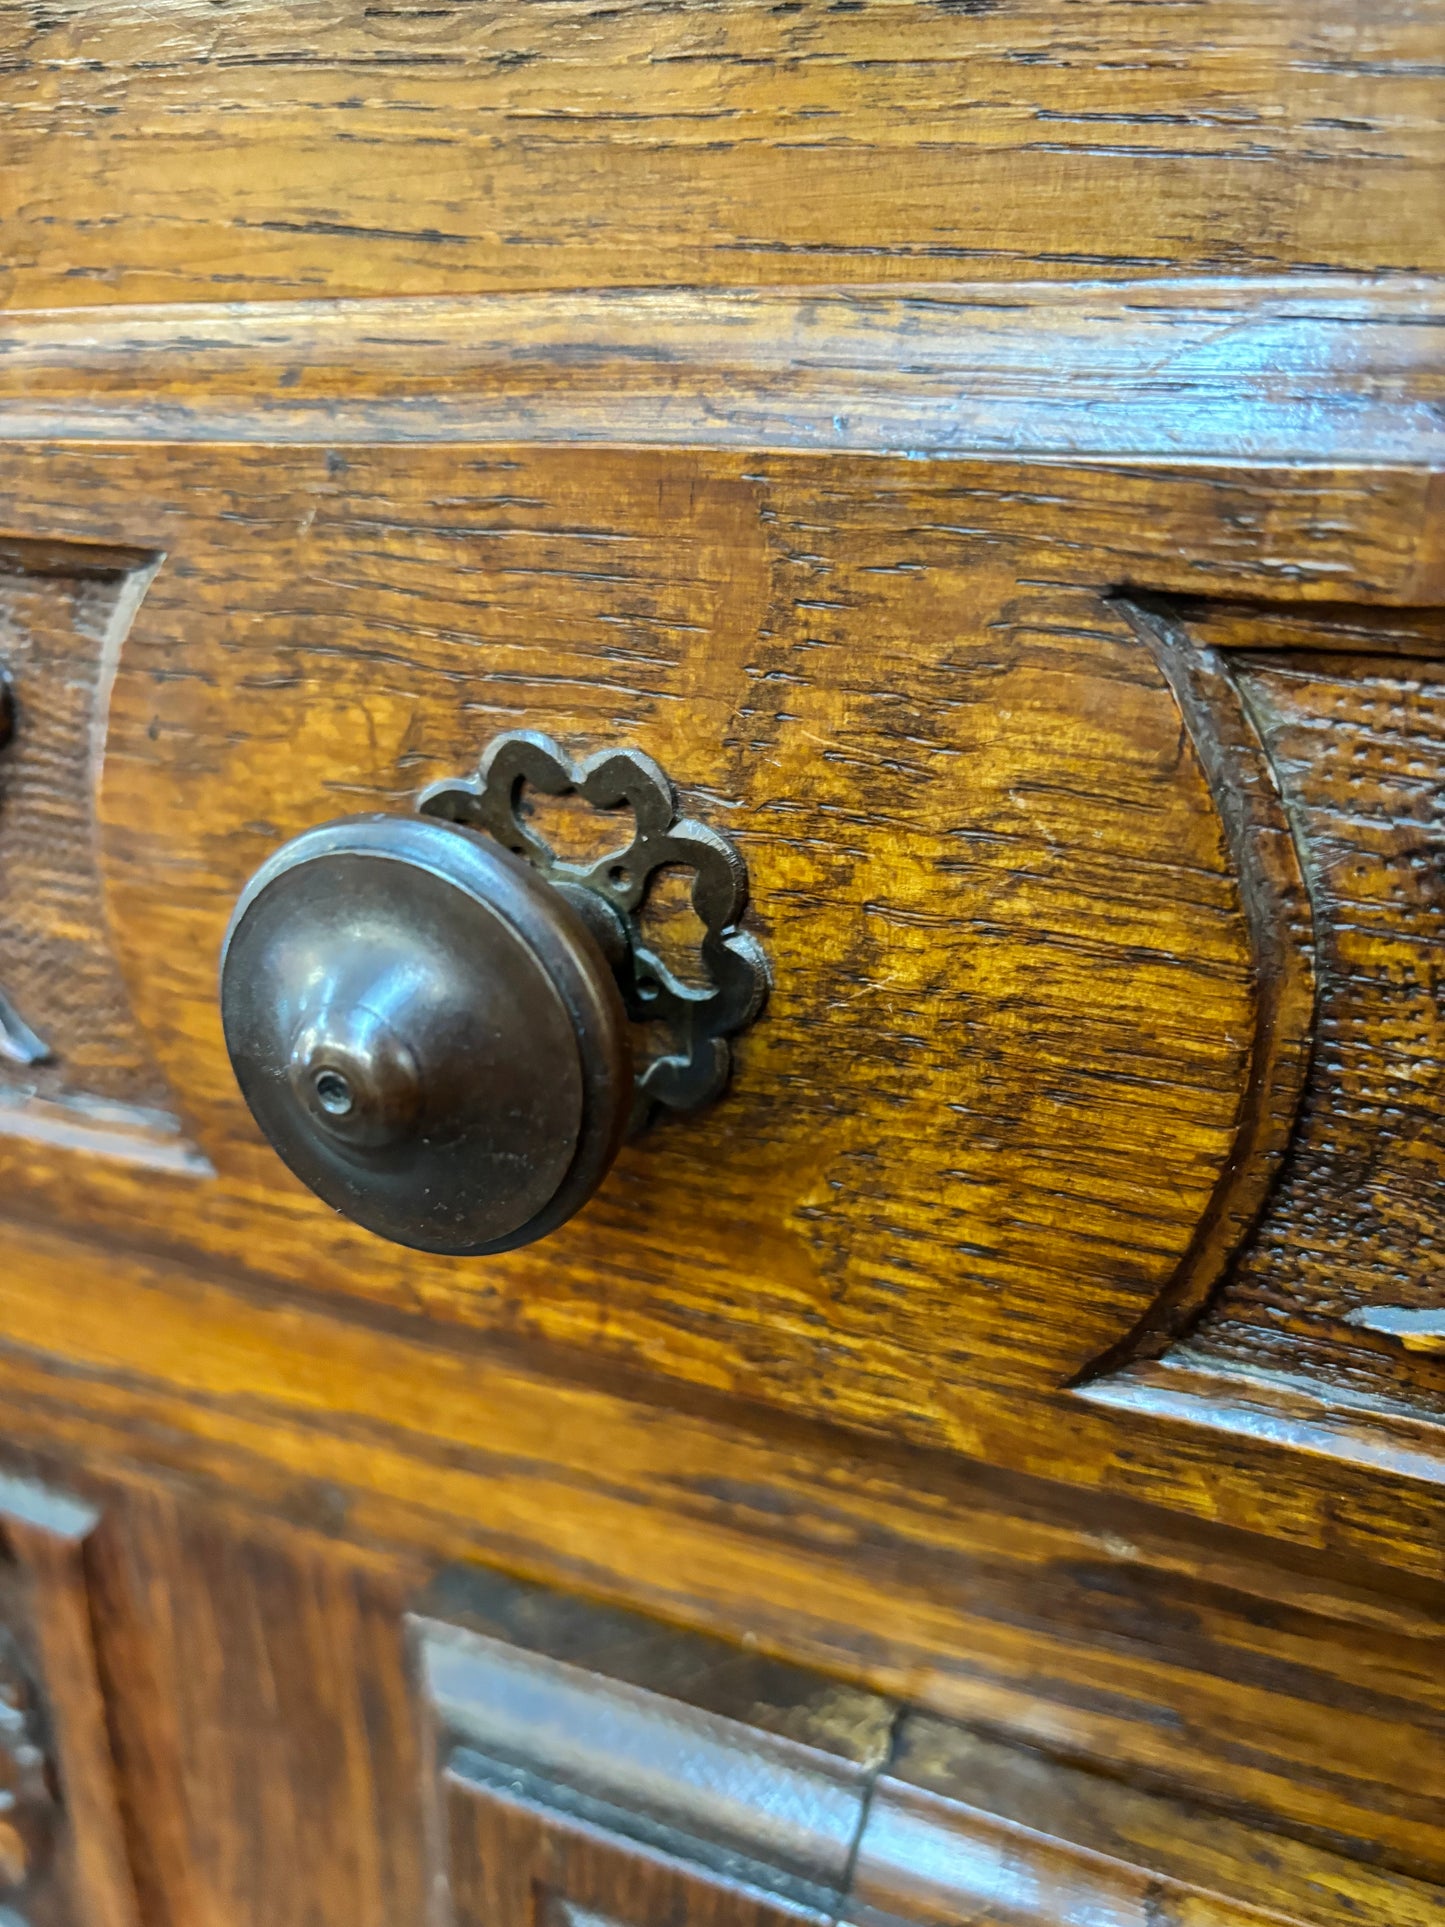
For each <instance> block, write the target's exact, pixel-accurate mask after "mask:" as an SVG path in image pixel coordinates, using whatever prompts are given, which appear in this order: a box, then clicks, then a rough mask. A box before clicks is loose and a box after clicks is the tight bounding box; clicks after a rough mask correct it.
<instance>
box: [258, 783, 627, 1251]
mask: <svg viewBox="0 0 1445 1927" xmlns="http://www.w3.org/2000/svg"><path fill="white" fill-rule="evenodd" d="M221 1017H222V1023H223V1026H224V1029H225V1034H226V1047H227V1049H228V1051H229V1052H230V1056H231V1062H232V1065H233V1066H234V1068H235V1072H236V1078H237V1081H238V1082H239V1084H240V1086H241V1091H242V1094H243V1096H244V1097H245V1099H246V1102H247V1104H248V1105H249V1106H250V1108H251V1111H252V1114H253V1115H254V1117H255V1119H256V1121H257V1123H258V1124H259V1125H260V1126H261V1129H262V1130H263V1131H264V1132H265V1133H266V1136H267V1137H268V1138H269V1139H270V1141H271V1143H272V1144H273V1145H274V1147H275V1148H276V1150H277V1151H278V1152H279V1153H280V1155H281V1157H282V1158H283V1159H284V1160H285V1162H286V1163H287V1164H288V1165H289V1166H290V1168H291V1169H292V1171H294V1172H295V1174H296V1175H297V1177H299V1178H300V1179H301V1180H302V1181H303V1183H305V1184H308V1185H309V1186H310V1187H311V1189H312V1190H313V1191H315V1192H316V1193H317V1194H318V1195H319V1196H320V1197H322V1198H324V1199H325V1200H326V1202H327V1203H328V1204H331V1205H334V1206H335V1208H336V1209H337V1210H338V1211H341V1212H344V1213H345V1214H346V1216H347V1217H349V1218H353V1219H355V1220H356V1222H357V1223H358V1224H362V1225H364V1226H366V1228H367V1229H368V1230H370V1231H374V1232H377V1233H378V1234H379V1235H380V1236H381V1237H384V1238H390V1239H392V1240H394V1241H395V1242H397V1243H399V1244H405V1245H411V1246H414V1247H416V1248H417V1249H420V1250H423V1251H436V1252H448V1253H453V1254H481V1253H485V1252H495V1251H506V1250H509V1249H510V1248H512V1247H513V1246H515V1245H521V1244H527V1243H529V1242H531V1241H532V1240H533V1239H535V1238H540V1237H542V1236H544V1235H545V1234H546V1233H547V1232H549V1231H552V1230H555V1229H556V1227H557V1226H558V1225H560V1224H562V1223H563V1222H564V1221H565V1220H566V1219H567V1218H569V1217H571V1216H572V1214H573V1212H575V1211H576V1210H578V1209H579V1208H580V1206H582V1205H583V1204H585V1203H586V1201H587V1199H588V1198H589V1197H590V1196H591V1195H592V1193H593V1191H595V1190H596V1188H597V1186H598V1184H600V1183H601V1181H602V1179H603V1177H604V1176H605V1175H606V1173H607V1170H608V1167H609V1166H610V1165H611V1163H612V1160H613V1158H614V1156H615V1155H616V1152H617V1147H618V1145H619V1143H620V1142H621V1138H622V1134H623V1131H624V1129H625V1127H626V1124H627V1119H628V1115H629V1110H630V1107H631V1102H632V1090H633V1077H632V1061H631V1051H630V1045H629V1039H628V1030H627V1019H626V1015H625V1012H624V1009H623V1005H622V1000H621V997H620V995H619V993H618V989H617V985H616V982H615V980H614V977H613V973H612V970H611V968H610V967H609V963H608V960H607V958H606V957H605V956H604V954H603V950H602V948H601V946H600V944H599V942H598V939H597V935H596V934H595V933H594V932H593V931H592V930H591V929H589V927H588V924H587V922H586V921H585V920H584V919H583V917H582V916H581V915H579V914H578V911H577V910H576V908H575V907H574V906H573V905H572V904H571V903H570V902H569V901H568V900H567V898H566V897H565V896H564V895H563V894H562V892H561V891H560V890H558V889H556V888H554V887H553V886H552V885H551V884H549V883H547V882H546V881H544V880H543V879H542V878H541V877H539V876H538V875H537V874H536V872H535V871H533V870H532V869H531V868H530V866H529V865H527V864H526V863H523V862H521V861H519V860H518V859H517V858H516V857H514V856H512V855H511V854H510V853H509V852H507V851H506V850H503V849H501V848H499V847H498V846H497V845H496V844H495V843H493V842H491V841H490V840H489V839H487V838H485V837H482V836H480V835H477V834H475V833H474V832H472V831H470V830H466V829H462V828H458V827H456V826H454V825H451V824H443V823H440V822H437V821H434V820H432V819H429V818H425V817H418V818H411V817H392V816H362V817H351V818H348V819H346V820H345V821H343V822H339V823H328V824H325V825H323V826H322V827H321V828H319V829H314V830H308V831H306V832H305V834H304V835H302V836H298V837H297V838H295V840H294V841H292V842H290V843H287V844H285V845H284V846H283V847H282V848H281V849H280V850H278V851H277V852H276V853H275V855H274V856H272V857H271V858H270V859H269V861H268V862H267V863H265V864H264V865H263V866H262V868H261V869H260V870H259V871H258V872H257V873H256V875H255V876H254V877H253V878H252V879H251V881H250V883H249V884H248V885H247V886H246V889H245V890H244V891H243V893H242V895H241V899H240V901H239V903H238V904H237V906H236V911H235V914H234V916H233V917H232V919H231V925H230V928H229V930H228V931H227V933H226V941H225V946H224V948H223V951H222V956H221Z"/></svg>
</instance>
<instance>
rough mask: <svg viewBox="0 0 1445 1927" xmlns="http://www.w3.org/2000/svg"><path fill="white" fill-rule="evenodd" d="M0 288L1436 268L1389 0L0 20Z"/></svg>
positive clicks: (1429, 32)
mask: <svg viewBox="0 0 1445 1927" xmlns="http://www.w3.org/2000/svg"><path fill="white" fill-rule="evenodd" d="M0 32H3V36H4V37H3V43H0V44H3V50H4V54H5V74H6V90H7V98H8V99H9V100H10V101H11V102H12V103H13V111H12V112H11V113H10V114H9V115H8V116H7V121H6V128H5V135H4V150H3V167H4V172H5V177H6V180H7V202H8V206H7V219H6V229H5V239H6V246H5V249H4V258H5V270H4V278H3V281H0V289H3V292H4V296H5V299H6V303H7V305H10V306H29V307H36V306H44V305H52V304H67V305H68V304H71V303H74V302H94V301H96V300H118V301H195V300H213V299H262V300H280V299H289V298H296V297H307V296H311V295H315V294H318V293H324V294H333V295H341V294H352V295H359V294H417V293H437V292H456V293H474V292H479V291H482V290H485V289H488V288H498V287H510V288H536V287H563V288H571V287H579V286H594V287H597V286H609V285H610V286H634V287H635V286H643V285H649V284H656V283H658V282H670V283H674V284H715V283H718V282H724V283H727V282H733V283H763V284H766V283H776V282H805V283H811V282H818V281H838V280H870V281H871V280H918V279H936V278H949V277H958V276H967V277H969V278H973V279H984V280H987V279H997V278H1005V279H1020V278H1027V277H1029V276H1038V275H1043V276H1048V277H1050V278H1054V279H1060V280H1069V279H1075V278H1078V277H1081V276H1084V277H1087V276H1103V277H1106V278H1115V279H1117V278H1119V277H1121V276H1125V275H1129V274H1136V275H1137V274H1144V275H1154V276H1161V277H1162V276H1167V275H1171V274H1177V273H1179V272H1181V271H1189V270H1195V271H1199V270H1203V271H1206V272H1210V271H1230V270H1233V271H1236V272H1238V271H1244V272H1251V271H1254V272H1268V271H1270V270H1273V269H1283V270H1286V271H1299V270H1303V271H1305V272H1315V273H1318V272H1319V271H1321V270H1324V271H1326V272H1329V271H1334V270H1340V269H1354V270H1357V271H1363V272H1370V273H1373V272H1378V271H1386V272H1400V271H1425V272H1429V271H1432V270H1433V271H1438V270H1439V269H1440V268H1441V267H1442V266H1445V258H1442V252H1441V245H1442V244H1441V233H1440V224H1439V221H1438V219H1437V218H1436V211H1437V207H1438V195H1439V182H1440V169H1441V131H1440V118H1439V112H1438V102H1437V92H1436V90H1437V88H1438V67H1439V61H1440V56H1441V34H1440V25H1439V21H1438V18H1437V16H1436V14H1435V11H1434V9H1433V8H1431V7H1429V6H1421V5H1419V4H1416V0H1376V4H1374V5H1371V6H1370V7H1368V8H1362V7H1360V6H1359V5H1357V4H1356V3H1355V0H1210V4H1208V5H1207V6H1202V7H1200V6H1195V7H1180V6H1177V5H1174V4H1171V3H1170V0H1148V4H1144V5H1142V6H1141V5H1139V4H1130V3H1129V0H1099V4H1097V5H1093V6H1090V7H1088V8H1080V7H1076V6H1071V5H1068V4H1066V3H1065V0H967V4H964V5H962V6H959V5H954V4H946V3H945V0H938V3H937V4H934V3H933V0H923V3H921V4H916V3H915V0H859V4H856V5H852V4H850V5H848V6H846V7H841V8H840V7H838V6H836V5H829V4H827V0H798V4H796V5H794V4H789V5H786V6H783V7H778V6H776V5H773V4H768V3H765V0H728V3H727V4H724V5H718V6H711V7H708V8H707V9H706V10H704V11H699V9H698V8H696V7H694V6H690V5H687V4H681V3H680V0H671V3H670V4H664V5H643V4H637V3H636V0H629V4H623V5H617V6H609V7H605V8H602V7H598V6H596V5H595V4H592V0H567V3H566V4H560V5H551V6H547V7H536V6H522V5H516V6H497V5H488V6H480V7H478V6H471V5H464V4H455V3H451V4H448V3H447V0H442V3H441V4H436V5H428V6H426V7H413V6H407V5H389V6H368V7H362V6H359V5H354V4H351V5H345V6H333V5H321V4H318V3H317V0H309V4H303V5H299V6H297V5H287V4H281V3H280V0H247V3H246V4H244V5H241V6H233V7H227V8H224V9H220V10H218V9H217V8H215V7H214V6H211V5H209V4H205V0H172V4H168V5H167V6H166V7H164V8H163V9H161V10H159V11H158V10H157V9H155V8H154V7H153V6H151V5H149V4H147V0H110V3H109V4H107V5H106V6H105V7H103V8H99V9H97V8H96V7H94V6H90V5H84V4H78V3H76V0H71V3H70V4H60V5H55V6H52V7H49V8H47V9H46V10H45V11H44V12H43V13H34V12H32V11H31V10H29V9H26V8H23V7H19V6H11V7H8V8H7V9H6V10H5V12H4V14H3V15H0Z"/></svg>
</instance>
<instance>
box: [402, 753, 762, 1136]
mask: <svg viewBox="0 0 1445 1927" xmlns="http://www.w3.org/2000/svg"><path fill="white" fill-rule="evenodd" d="M528 787H531V788H532V789H535V790H538V791H540V792H541V793H542V794H543V795H545V796H566V795H570V794H576V795H578V796H580V797H581V798H582V800H583V801H584V802H586V803H590V804H591V805H592V807H593V808H594V809H597V810H606V811H611V810H621V809H624V808H625V809H630V810H631V812H632V815H633V819H634V829H633V834H632V838H631V840H630V841H629V842H628V843H627V844H626V845H625V846H624V847H620V848H617V849H614V850H611V851H609V852H608V853H607V854H606V855H604V856H602V857H600V858H598V859H597V860H596V861H594V862H591V863H585V864H576V863H569V862H567V861H565V860H564V859H563V858H562V857H560V856H559V855H558V854H557V852H556V851H555V850H554V849H553V848H552V847H551V845H550V844H549V843H548V842H547V841H546V839H545V838H544V837H542V836H541V835H540V834H539V833H538V832H537V830H536V829H535V828H534V827H533V826H532V824H531V823H529V822H528V820H527V818H526V817H525V816H524V815H523V814H522V809H521V803H522V795H523V791H524V790H525V789H526V788H528ZM418 807H419V809H420V810H421V811H422V813H423V814H425V815H428V816H435V817H440V818H441V819H443V820H444V821H446V822H451V823H459V824H462V825H465V826H466V827H467V828H470V829H476V830H481V831H484V832H485V833H486V834H488V835H489V836H492V837H494V838H495V839H496V840H497V842H499V843H501V844H503V845H504V846H505V847H506V848H507V849H509V850H511V851H512V853H513V854H514V855H516V856H520V857H524V858H525V859H526V860H527V861H528V862H529V863H531V864H532V865H533V866H534V867H535V868H536V869H538V870H540V871H541V873H542V874H543V875H544V876H545V877H546V878H547V879H548V881H549V882H551V883H553V884H555V885H557V886H558V887H559V888H560V889H563V890H564V891H565V890H568V889H572V890H576V889H585V890H588V891H591V892H592V893H593V894H594V895H596V896H598V897H600V898H601V899H602V900H603V901H604V902H606V903H607V904H609V905H610V906H611V908H612V909H613V910H614V911H615V912H616V913H617V915H618V916H619V917H621V918H623V919H624V920H625V922H626V925H627V929H628V934H629V943H628V952H629V954H628V956H627V958H626V959H624V960H623V963H622V966H621V968H620V970H619V984H620V987H621V990H622V995H623V1001H624V1003H625V1004H626V1006H627V1014H628V1016H629V1017H630V1018H631V1019H632V1020H633V1022H634V1023H639V1024H660V1025H662V1026H663V1027H664V1029H665V1031H666V1033H667V1035H668V1037H669V1039H670V1044H671V1048H670V1049H668V1050H666V1051H664V1052H663V1053H662V1054H661V1055H660V1056H657V1057H655V1058H653V1059H652V1061H651V1062H650V1063H648V1064H647V1065H646V1067H645V1068H644V1069H643V1070H642V1071H641V1072H640V1074H639V1076H638V1080H637V1108H636V1111H635V1114H634V1119H633V1124H634V1128H641V1127H642V1126H643V1125H645V1124H646V1123H647V1121H648V1120H649V1118H650V1116H651V1115H652V1114H653V1112H654V1111H655V1110H656V1108H657V1107H658V1106H663V1107H665V1108H667V1109H668V1110H672V1111H684V1112H685V1111H694V1110H699V1109H701V1108H702V1106H704V1105H706V1104H710V1103H711V1102H712V1101H713V1100H714V1099H715V1098H716V1097H718V1096H719V1095H720V1093H721V1092H722V1090H723V1087H724V1086H725V1084H726V1083H727V1080H728V1074H729V1070H730V1068H731V1056H732V1053H731V1047H730V1044H729V1041H728V1040H729V1039H730V1038H732V1037H734V1036H735V1035H736V1034H737V1032H739V1031H740V1030H742V1029H744V1028H745V1027H746V1026H747V1025H748V1024H750V1023H751V1022H752V1021H753V1019H754V1018H755V1017H756V1016H757V1014H758V1012H759V1011H760V1010H761V1008H762V1005H763V1002H764V999H765V998H766V996H767V991H768V974H767V965H766V963H765V961H764V959H763V953H762V950H761V948H760V947H759V945H758V943H757V942H756V940H755V939H754V938H753V937H752V936H750V935H749V934H748V932H747V931H745V930H743V929H741V928H739V924H740V920H741V918H742V914H743V911H744V909H745V907H746V904H747V890H748V878H747V869H746V867H745V865H744V863H743V860H742V858H741V857H740V856H739V854H738V852H737V850H736V849H735V848H734V847H733V845H732V844H731V843H730V842H729V840H728V839H727V838H726V837H725V836H723V835H722V834H721V833H720V832H719V831H717V830H714V829H712V828H711V827H710V826H709V825H707V824H706V823H700V822H698V821H697V819H696V818H695V817H691V816H681V815H679V814H678V809H677V799H676V795H675V793H674V791H673V787H672V784H671V783H670V782H669V780H668V778H667V777H666V776H665V775H664V774H663V772H662V770H661V769H659V767H658V766H657V764H656V763H655V762H653V760H652V758H651V757H650V756H645V755H643V754H642V752H641V751H639V750H601V751H599V752H598V753H597V754H596V755H594V756H590V757H588V758H587V759H586V760H585V761H584V762H581V763H577V764H574V763H573V762H572V761H571V760H570V759H569V758H568V756H567V755H566V753H565V752H564V751H563V750H561V749H560V748H559V747H558V745H557V744H556V743H554V742H553V741H552V739H551V738H550V737H548V736H543V735H539V734H537V733H536V732H535V731H532V730H517V731H513V732H509V733H508V734H506V735H502V736H498V737H497V738H495V740H494V741H493V742H492V743H490V744H489V745H488V747H487V749H486V751H485V753H484V754H483V756H482V759H481V762H480V764H479V766H478V769H477V774H476V776H475V777H472V778H469V779H466V780H464V781H460V782H458V781H447V782H442V783H438V784H435V785H433V786H432V788H430V789H429V790H427V791H426V792H425V794H424V795H423V796H422V798H421V800H420V803H419V805H418ZM671 867H676V868H679V869H685V870H690V871H691V872H692V874H693V883H692V897H691V900H692V907H693V909H694V911H695V912H696V913H697V916H698V918H699V920H700V922H701V923H702V926H703V937H702V940H701V945H700V953H701V963H702V966H703V969H704V971H705V973H706V976H707V980H708V981H707V984H706V986H705V987H703V988H695V987H693V986H692V985H689V984H686V983H683V982H682V981H681V980H680V979H679V978H678V977H677V976H676V975H675V973H674V972H672V971H671V970H669V969H668V967H667V965H666V964H665V963H664V961H663V960H662V958H661V957H660V956H659V955H658V954H657V951H656V950H655V949H654V948H653V947H651V946H650V945H649V944H648V942H647V940H646V937H645V933H644V928H643V921H642V918H643V912H644V909H645V907H646V903H647V897H648V892H649V890H650V888H651V886H652V883H653V879H654V878H655V877H656V876H657V874H658V872H659V871H661V870H663V869H665V868H671Z"/></svg>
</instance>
